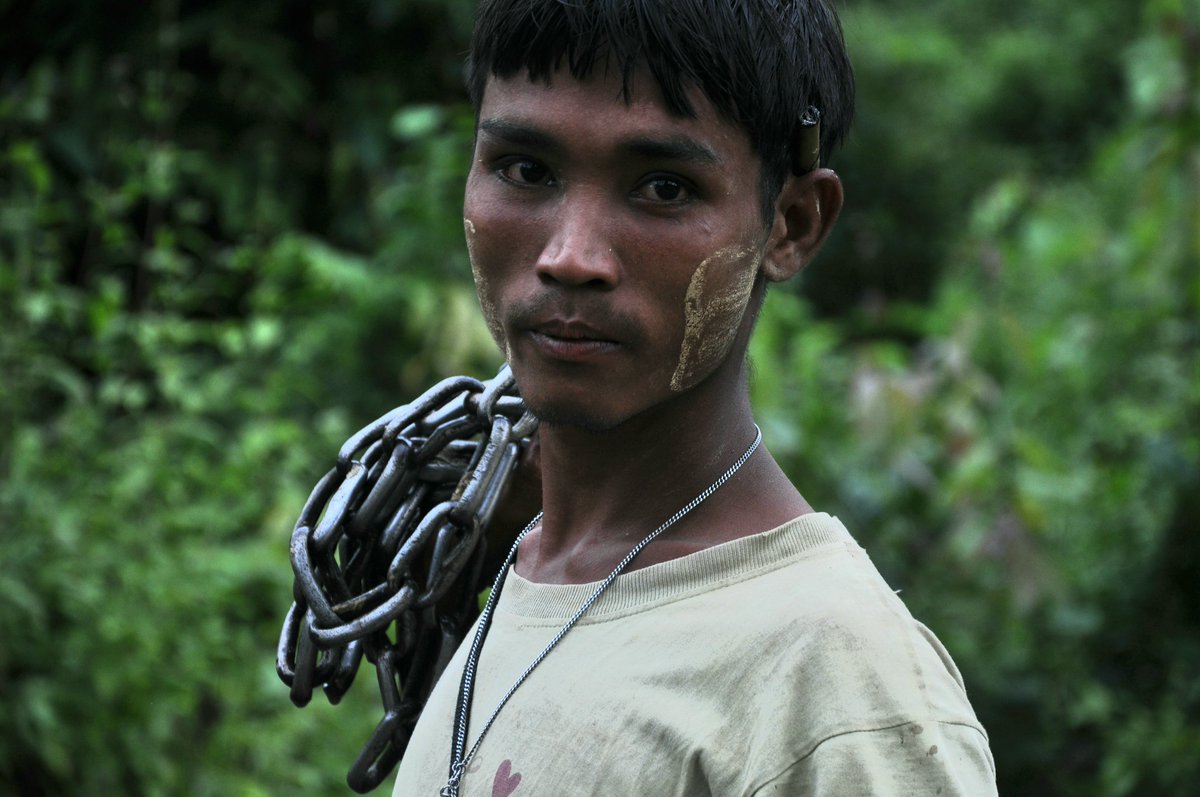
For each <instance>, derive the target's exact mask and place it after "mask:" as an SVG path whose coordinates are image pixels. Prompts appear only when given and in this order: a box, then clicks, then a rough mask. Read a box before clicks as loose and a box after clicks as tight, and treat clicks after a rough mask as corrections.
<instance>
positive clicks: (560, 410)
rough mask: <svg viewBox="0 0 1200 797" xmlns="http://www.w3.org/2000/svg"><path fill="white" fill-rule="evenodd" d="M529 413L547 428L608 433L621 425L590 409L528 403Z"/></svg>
mask: <svg viewBox="0 0 1200 797" xmlns="http://www.w3.org/2000/svg"><path fill="white" fill-rule="evenodd" d="M526 406H527V407H528V408H529V411H530V412H532V413H533V414H534V415H535V416H536V417H537V419H538V422H539V423H542V424H544V425H546V426H557V427H562V428H567V429H579V430H580V431H584V432H607V431H609V430H610V429H612V428H613V427H615V426H617V425H619V423H620V422H619V421H614V420H613V419H611V418H608V417H605V416H604V415H602V414H601V413H599V412H596V411H595V410H594V409H592V408H590V407H580V406H578V405H571V406H564V405H555V404H539V403H537V402H528V401H527V402H526Z"/></svg>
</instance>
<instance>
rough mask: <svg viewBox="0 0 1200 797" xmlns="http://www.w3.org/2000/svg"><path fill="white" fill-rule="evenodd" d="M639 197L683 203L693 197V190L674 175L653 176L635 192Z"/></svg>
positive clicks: (655, 200)
mask: <svg viewBox="0 0 1200 797" xmlns="http://www.w3.org/2000/svg"><path fill="white" fill-rule="evenodd" d="M633 193H634V196H636V197H638V198H639V199H648V200H650V201H651V202H666V203H669V204H682V203H684V202H687V201H688V200H690V199H691V198H692V190H691V189H690V188H688V186H687V184H686V183H684V182H683V181H682V180H678V179H676V178H674V177H651V178H650V179H649V180H647V181H646V182H644V183H642V184H641V185H640V186H638V187H637V189H636V190H635V191H634V192H633Z"/></svg>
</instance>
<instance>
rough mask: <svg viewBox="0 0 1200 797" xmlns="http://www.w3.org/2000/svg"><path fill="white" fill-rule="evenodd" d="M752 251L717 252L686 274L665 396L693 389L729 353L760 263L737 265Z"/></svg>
mask: <svg viewBox="0 0 1200 797" xmlns="http://www.w3.org/2000/svg"><path fill="white" fill-rule="evenodd" d="M753 251H754V247H751V246H727V247H725V248H724V249H718V250H717V251H716V252H713V253H712V254H711V255H709V256H708V257H706V258H705V259H704V261H703V262H701V263H700V265H699V266H697V267H696V271H695V272H694V273H693V274H692V279H691V281H690V282H688V289H687V295H686V296H685V297H684V300H683V316H684V324H683V343H682V344H681V345H680V347H679V364H678V365H677V366H675V373H673V374H671V390H673V391H675V392H676V393H678V392H680V391H683V390H687V389H688V388H690V387H693V386H695V385H696V384H697V383H698V382H699V381H700V380H701V379H703V378H704V377H705V376H707V375H708V374H709V373H711V372H712V369H713V368H715V367H716V366H717V365H718V364H719V363H720V362H721V360H723V359H724V358H725V356H726V355H727V354H728V353H729V347H730V346H732V345H733V341H734V339H735V338H736V337H737V332H738V327H740V326H741V323H742V317H743V316H744V315H745V313H746V307H747V305H748V304H749V303H750V294H751V293H752V292H753V290H754V278H755V276H757V274H758V267H759V264H760V263H761V260H762V256H761V254H760V255H759V256H758V257H756V258H755V259H754V260H753V261H752V262H748V263H747V262H742V258H744V257H745V256H746V255H748V254H750V253H751V252H753ZM731 271H732V273H729V272H731Z"/></svg>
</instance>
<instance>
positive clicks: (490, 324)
mask: <svg viewBox="0 0 1200 797" xmlns="http://www.w3.org/2000/svg"><path fill="white" fill-rule="evenodd" d="M463 231H464V232H465V233H466V236H467V257H468V258H469V259H470V261H471V276H472V277H474V278H475V295H476V296H477V297H478V298H479V309H480V310H482V311H483V320H484V323H486V324H487V328H488V331H489V332H491V333H492V339H493V340H495V341H496V345H497V346H499V347H500V350H501V351H503V352H504V358H505V360H511V357H509V351H508V341H506V340H505V339H504V327H503V326H501V324H500V316H499V314H498V313H497V312H496V304H495V302H493V301H492V297H491V294H490V293H489V292H488V282H487V278H486V277H485V276H483V272H482V271H481V270H480V268H479V260H478V258H477V257H476V256H475V224H474V223H473V222H472V221H471V220H470V219H468V218H464V219H463Z"/></svg>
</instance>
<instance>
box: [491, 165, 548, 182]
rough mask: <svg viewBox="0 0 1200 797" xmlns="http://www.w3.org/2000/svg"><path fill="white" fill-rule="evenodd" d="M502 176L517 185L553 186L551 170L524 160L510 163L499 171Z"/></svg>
mask: <svg viewBox="0 0 1200 797" xmlns="http://www.w3.org/2000/svg"><path fill="white" fill-rule="evenodd" d="M498 171H499V173H500V176H501V177H503V178H504V179H505V180H508V181H509V182H510V183H516V184H517V185H553V184H554V181H553V180H552V179H551V177H550V170H549V169H547V168H546V167H545V166H543V165H542V164H540V163H538V162H537V161H533V160H528V159H523V160H515V161H510V162H508V163H507V164H504V165H503V166H501V167H500V169H499V170H498Z"/></svg>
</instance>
